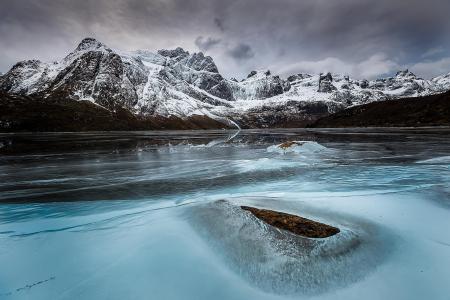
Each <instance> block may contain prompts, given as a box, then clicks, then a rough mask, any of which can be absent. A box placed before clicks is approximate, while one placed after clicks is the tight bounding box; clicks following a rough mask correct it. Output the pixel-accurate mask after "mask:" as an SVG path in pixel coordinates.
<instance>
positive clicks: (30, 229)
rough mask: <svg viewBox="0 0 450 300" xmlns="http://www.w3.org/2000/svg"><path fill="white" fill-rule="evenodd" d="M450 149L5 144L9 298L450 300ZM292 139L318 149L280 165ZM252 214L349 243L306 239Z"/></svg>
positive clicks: (322, 139) (358, 140) (171, 141)
mask: <svg viewBox="0 0 450 300" xmlns="http://www.w3.org/2000/svg"><path fill="white" fill-rule="evenodd" d="M448 135H449V131H448V130H446V129H428V130H425V129H423V130H422V129H420V130H419V129H402V130H400V129H376V130H369V129H364V130H363V129H361V130H350V131H349V130H327V131H325V130H322V131H320V130H318V131H316V130H271V131H245V130H244V131H241V132H239V134H236V132H228V131H204V132H139V133H138V132H136V133H133V132H126V133H79V134H58V133H54V134H33V135H30V134H7V135H0V142H1V144H2V145H3V147H2V148H0V151H1V153H2V155H1V156H0V202H1V203H2V204H0V266H1V268H0V270H1V271H0V299H293V298H295V299H408V300H409V299H438V300H441V299H442V300H448V295H449V294H450V287H449V285H448V278H450V233H449V231H448V228H449V226H450V184H449V182H450V180H449V178H450V168H449V162H448V157H449V156H450V140H449V139H448ZM286 141H307V143H303V145H309V146H308V147H311V148H310V149H309V150H313V151H304V150H305V148H304V149H302V146H299V149H297V150H298V152H290V153H279V152H277V151H276V152H269V151H268V148H269V147H271V146H276V145H280V144H282V143H284V142H286ZM308 147H307V148H306V149H308ZM318 149H319V150H320V151H316V150H318ZM329 151H331V152H330V153H331V154H330V153H328V152H329ZM224 199H225V200H226V201H227V202H217V201H218V200H224ZM243 204H245V205H249V206H256V207H262V208H269V209H275V210H280V211H284V212H288V213H294V214H298V215H300V216H303V217H306V218H309V219H312V220H317V221H319V222H323V223H326V224H330V225H333V226H337V227H339V228H340V229H341V233H340V234H338V235H336V236H333V237H331V238H328V239H319V240H316V239H307V238H301V237H297V236H293V235H292V234H288V233H286V232H283V231H279V230H276V229H274V228H273V227H270V226H268V225H266V224H264V223H262V222H261V221H259V220H258V219H255V218H254V217H252V215H251V214H248V213H246V212H244V211H241V210H240V209H239V208H238V205H243Z"/></svg>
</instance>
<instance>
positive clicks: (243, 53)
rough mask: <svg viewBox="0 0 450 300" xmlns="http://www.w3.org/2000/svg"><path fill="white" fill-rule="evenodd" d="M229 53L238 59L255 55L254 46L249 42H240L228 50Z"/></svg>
mask: <svg viewBox="0 0 450 300" xmlns="http://www.w3.org/2000/svg"><path fill="white" fill-rule="evenodd" d="M227 53H228V54H229V55H230V56H231V57H233V58H235V59H238V60H241V59H250V58H252V57H253V56H255V53H253V50H252V48H251V47H250V46H249V45H247V44H243V43H242V44H238V45H236V46H234V47H232V48H231V49H229V50H228V51H227Z"/></svg>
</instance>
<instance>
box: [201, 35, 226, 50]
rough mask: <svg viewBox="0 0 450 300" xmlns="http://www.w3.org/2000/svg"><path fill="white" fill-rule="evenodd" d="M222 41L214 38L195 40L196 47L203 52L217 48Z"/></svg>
mask: <svg viewBox="0 0 450 300" xmlns="http://www.w3.org/2000/svg"><path fill="white" fill-rule="evenodd" d="M220 41H221V40H220V39H215V38H212V37H207V38H204V37H202V36H199V37H197V38H196V39H195V45H196V46H197V47H198V49H200V50H201V51H208V50H209V49H211V48H212V47H214V46H216V45H217V44H219V43H220Z"/></svg>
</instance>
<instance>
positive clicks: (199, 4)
mask: <svg viewBox="0 0 450 300" xmlns="http://www.w3.org/2000/svg"><path fill="white" fill-rule="evenodd" d="M0 2H1V3H0V4H1V7H2V9H1V10H0V41H1V42H0V71H1V72H5V71H7V70H8V69H9V68H10V67H11V66H12V65H13V64H14V63H15V62H16V61H18V60H23V59H29V58H38V59H42V60H51V59H55V58H60V57H62V56H64V55H65V54H66V53H68V52H69V51H71V50H72V49H73V48H75V46H76V44H77V43H78V42H79V40H81V39H82V38H84V37H86V36H93V37H95V38H97V39H99V40H101V41H102V42H104V43H106V44H107V45H109V46H110V47H113V48H118V49H121V50H134V49H150V50H156V49H161V48H174V47H177V46H181V47H183V48H186V49H188V50H190V51H199V50H201V51H204V52H206V53H207V54H208V55H211V56H212V57H213V58H214V59H215V61H216V63H217V65H218V67H219V69H220V71H221V72H222V73H224V74H225V75H227V76H237V77H243V76H245V74H247V73H248V72H249V71H250V70H252V69H266V68H271V69H272V71H273V72H274V73H283V74H287V73H290V72H305V71H306V72H318V71H325V70H330V71H336V72H344V73H348V74H350V75H353V76H356V77H367V78H373V77H377V76H381V75H384V74H390V73H392V72H395V70H396V69H397V68H405V67H410V68H412V69H413V70H416V71H417V72H418V73H419V74H418V75H421V76H425V77H429V76H433V75H437V74H440V73H442V72H450V69H448V70H447V68H448V67H449V64H448V61H449V60H450V39H449V36H450V18H449V17H448V12H449V11H450V1H448V0H428V1H423V0H408V1H404V0H378V1H372V0H335V1H330V0H302V1H297V0H245V1H243V0H229V1H222V0H85V1H72V0H20V1H9V0H0Z"/></svg>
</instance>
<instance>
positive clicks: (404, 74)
mask: <svg viewBox="0 0 450 300" xmlns="http://www.w3.org/2000/svg"><path fill="white" fill-rule="evenodd" d="M395 77H407V78H416V77H417V76H416V75H415V74H414V73H413V72H411V71H409V70H408V69H406V70H402V71H398V72H397V74H396V75H395Z"/></svg>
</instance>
